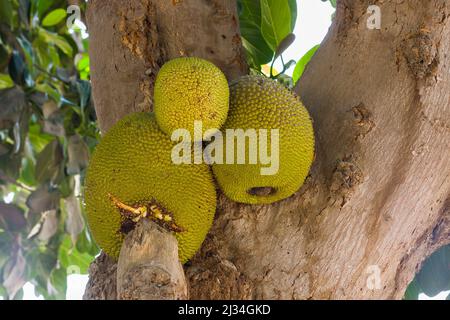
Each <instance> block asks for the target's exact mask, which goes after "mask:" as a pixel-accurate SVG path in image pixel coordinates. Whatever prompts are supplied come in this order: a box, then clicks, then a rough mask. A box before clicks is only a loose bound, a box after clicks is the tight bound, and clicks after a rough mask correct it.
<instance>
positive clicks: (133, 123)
mask: <svg viewBox="0 0 450 320" xmlns="http://www.w3.org/2000/svg"><path fill="white" fill-rule="evenodd" d="M172 147H173V142H172V141H171V140H170V138H169V137H167V135H165V134H164V133H163V132H162V131H161V130H160V129H159V128H158V126H157V123H156V121H155V118H154V115H153V114H148V113H135V114H132V115H129V116H126V117H125V118H123V119H122V120H120V121H119V122H118V123H117V124H116V125H115V126H113V127H112V128H111V129H110V130H109V131H108V133H107V134H106V135H105V136H104V137H103V139H102V140H101V142H100V144H99V145H98V146H97V148H96V150H95V152H94V154H93V156H92V159H91V161H90V165H89V168H88V172H87V176H86V183H85V203H86V211H87V217H88V222H89V227H90V229H91V231H92V234H93V235H94V238H95V241H96V242H97V244H98V245H99V246H100V247H101V248H102V249H103V250H104V251H105V252H106V253H107V254H108V255H110V256H112V257H114V258H117V257H118V256H119V252H120V248H121V245H122V242H123V239H124V234H122V233H121V232H120V231H119V230H120V227H121V223H122V221H123V217H122V216H121V214H120V213H119V210H118V209H117V208H116V207H115V205H114V204H113V203H112V202H111V199H110V198H109V197H108V194H111V195H113V196H114V197H116V198H117V199H119V200H120V201H121V202H123V203H125V204H127V205H134V204H137V203H147V202H149V201H151V200H152V199H154V200H156V201H157V202H158V203H159V204H160V205H162V206H163V207H164V208H165V209H167V210H168V211H169V212H171V213H172V214H173V217H174V221H175V223H176V224H177V225H178V226H180V227H182V228H184V229H185V231H183V232H179V233H175V236H176V238H177V240H178V249H179V258H180V261H181V262H182V263H185V262H186V261H187V260H189V259H190V258H191V257H192V256H193V255H194V254H195V252H196V251H197V250H198V249H199V248H200V246H201V244H202V242H203V240H204V238H205V236H206V234H207V233H208V231H209V229H210V227H211V225H212V221H213V217H214V213H215V209H216V191H215V187H214V182H213V178H212V174H211V172H210V169H209V168H208V166H207V165H204V164H201V165H188V164H182V165H175V164H173V163H172V160H171V151H172ZM155 245H157V244H155Z"/></svg>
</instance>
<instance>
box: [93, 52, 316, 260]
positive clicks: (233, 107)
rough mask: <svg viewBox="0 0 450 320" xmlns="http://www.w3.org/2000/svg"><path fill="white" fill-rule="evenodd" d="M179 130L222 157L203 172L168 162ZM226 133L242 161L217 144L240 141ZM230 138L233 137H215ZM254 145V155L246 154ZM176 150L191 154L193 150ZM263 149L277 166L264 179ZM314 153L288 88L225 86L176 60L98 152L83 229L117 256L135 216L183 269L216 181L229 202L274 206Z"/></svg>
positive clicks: (204, 67) (208, 67)
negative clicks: (173, 241)
mask: <svg viewBox="0 0 450 320" xmlns="http://www.w3.org/2000/svg"><path fill="white" fill-rule="evenodd" d="M196 122H201V124H202V125H201V130H202V131H201V132H200V135H198V133H196V132H195V130H196V126H195V125H194V124H195V123H196ZM180 129H181V130H184V131H185V132H187V133H189V134H191V135H192V136H194V137H200V138H197V139H195V138H194V139H193V140H192V143H193V144H195V143H197V144H198V143H200V145H204V144H206V141H202V140H204V139H206V140H207V141H212V140H215V141H214V143H216V145H217V143H220V144H223V147H224V148H225V149H226V150H225V151H224V152H223V153H225V154H227V159H226V161H217V162H216V163H212V165H211V166H209V165H208V164H206V163H203V162H201V163H197V162H196V163H193V164H190V163H181V164H180V163H179V164H176V163H174V161H173V150H174V146H175V145H176V142H174V141H173V140H172V139H171V137H172V135H173V133H174V132H175V131H176V130H180ZM233 130H240V131H238V132H240V133H241V137H240V138H242V139H241V142H244V145H245V146H244V149H243V151H242V154H241V156H242V157H243V158H244V161H235V160H236V159H234V158H236V157H238V156H239V153H240V151H239V148H235V147H233V148H232V150H231V151H230V150H228V149H229V147H230V146H229V145H228V144H225V141H228V142H229V141H233V144H234V140H235V138H236V139H239V135H236V131H233ZM251 130H253V131H251ZM265 130H269V131H270V130H273V131H275V132H276V135H272V136H271V139H270V141H267V139H264V143H261V141H262V139H260V140H261V141H258V139H256V140H255V139H251V138H252V137H251V135H250V134H246V132H255V133H260V132H266V131H265ZM231 133H232V134H233V136H232V137H231V138H232V139H228V138H227V137H226V138H224V139H222V137H223V135H225V136H227V134H231ZM256 138H258V137H257V136H256ZM199 140H200V141H199ZM219 140H220V141H219ZM245 141H247V142H248V143H247V144H245ZM210 143H213V142H210ZM252 143H253V144H256V145H253V146H252V145H251V144H252ZM206 148H207V146H206ZM227 148H228V149H227ZM219 149H221V148H217V149H216V150H215V152H216V153H217V152H218V150H219ZM258 149H259V153H258V152H257V153H256V156H255V157H253V156H252V154H251V152H252V150H253V151H255V150H258ZM184 150H189V152H192V153H195V152H196V151H195V150H196V148H192V149H191V148H189V149H184ZM267 150H270V151H271V153H272V154H271V157H270V158H271V159H272V160H274V161H276V163H277V164H276V170H273V171H272V172H271V173H270V174H262V170H261V169H262V168H264V167H265V166H267V165H268V163H267V161H263V158H264V159H267ZM263 153H265V155H266V157H263V156H262V155H263ZM258 154H259V156H260V157H259V159H260V160H261V161H259V162H258V161H250V158H253V160H255V159H256V160H257V159H258V157H257V155H258ZM216 156H217V154H216ZM313 157H314V133H313V127H312V122H311V119H310V117H309V114H308V112H307V110H306V109H305V107H304V106H303V105H302V103H301V102H300V100H299V98H298V97H297V96H296V95H295V94H294V93H293V92H291V91H290V90H288V89H287V88H285V87H284V86H282V85H281V84H279V83H277V82H276V81H274V80H271V79H268V78H266V77H263V76H244V77H242V78H240V79H238V80H237V81H235V82H233V83H231V84H230V85H228V82H227V79H226V77H225V76H224V74H223V73H222V72H221V71H220V69H219V68H217V67H216V66H215V65H214V64H212V63H210V62H208V61H205V60H202V59H199V58H178V59H174V60H171V61H169V62H167V63H166V64H165V65H164V66H163V67H162V68H161V70H160V71H159V73H158V76H157V79H156V82H155V87H154V112H153V113H134V114H131V115H129V116H126V117H124V118H123V119H122V120H120V121H119V122H118V123H117V124H116V125H114V126H113V127H112V128H111V129H110V130H109V131H108V133H107V134H105V136H104V137H103V138H102V140H101V142H100V143H99V145H98V146H97V148H96V150H95V152H94V154H93V156H92V159H91V161H90V165H89V168H88V172H87V176H86V181H85V204H86V211H87V216H88V222H89V226H90V228H91V231H92V233H93V235H94V237H95V240H96V242H97V243H98V244H99V246H100V247H101V248H102V249H103V250H104V251H105V252H106V253H107V254H108V255H110V256H112V257H116V258H117V257H118V255H119V252H120V248H121V245H122V242H123V238H124V235H125V234H126V232H128V231H129V230H131V229H132V228H133V225H134V224H135V223H137V222H138V221H139V219H141V218H151V219H152V220H153V221H155V222H157V223H158V224H160V225H161V226H162V227H165V228H166V229H167V230H170V231H173V232H174V234H175V236H176V238H177V240H178V247H179V258H180V261H181V262H182V263H185V262H186V261H188V260H189V259H190V258H191V257H192V256H193V255H194V254H195V253H196V251H197V250H198V249H199V248H200V246H201V244H202V242H203V240H204V239H205V237H206V234H207V233H208V231H209V229H210V227H211V225H212V222H213V218H214V213H215V210H216V187H215V181H216V182H217V184H218V186H219V187H220V189H221V190H222V192H223V193H224V194H225V195H226V196H227V197H229V198H230V199H231V200H233V201H236V202H241V203H249V204H266V203H272V202H275V201H279V200H282V199H285V198H287V197H289V196H291V195H292V194H294V193H295V192H296V191H297V190H298V189H299V188H300V186H301V185H302V184H303V182H304V180H305V178H306V176H307V174H308V172H309V168H310V166H311V163H312V161H313ZM230 158H233V159H230ZM230 160H231V161H230ZM233 160H234V161H233ZM211 169H212V170H211Z"/></svg>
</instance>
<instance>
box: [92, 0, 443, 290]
mask: <svg viewBox="0 0 450 320" xmlns="http://www.w3.org/2000/svg"><path fill="white" fill-rule="evenodd" d="M100 2H101V1H93V5H92V8H91V11H95V12H97V10H95V9H96V8H95V7H96V6H97V5H98V3H100ZM113 2H114V1H113ZM163 2H164V3H165V4H167V3H168V2H169V1H162V0H161V1H157V0H154V1H150V0H149V1H146V3H151V4H153V5H154V6H156V7H157V6H158V4H160V3H163ZM185 2H186V1H181V2H180V3H181V4H179V5H183V3H185ZM231 2H232V3H234V1H230V3H231ZM120 3H124V5H122V6H121V7H122V9H126V8H129V4H130V3H133V1H123V2H120ZM191 3H195V5H194V4H191V5H192V6H194V7H195V8H196V9H197V10H194V11H193V12H194V13H197V14H200V13H199V12H203V10H207V9H206V8H207V7H208V8H209V6H210V4H207V3H206V2H205V1H200V0H198V1H191ZM211 3H228V1H226V2H225V1H221V2H219V1H211ZM373 4H375V5H379V6H380V8H381V13H382V29H381V30H371V29H368V28H367V26H366V21H367V18H368V17H369V15H368V14H367V13H366V11H367V8H368V6H369V5H373ZM178 8H181V7H178ZM230 8H231V7H230ZM230 8H229V9H230ZM171 10H174V11H173V12H172V14H173V16H177V13H176V10H177V6H174V7H173V8H171ZM230 10H231V9H230ZM125 12H129V11H127V10H125ZM162 12H163V13H164V15H166V14H167V13H166V12H164V11H162ZM230 12H233V11H230ZM152 14H155V16H154V18H155V19H156V21H158V22H161V21H165V20H164V19H163V18H160V17H158V10H156V11H152ZM91 15H92V13H91ZM180 16H182V14H180ZM232 16H233V17H234V18H233V19H230V20H236V19H237V18H236V14H235V11H234V14H233V15H232ZM449 17H450V3H448V1H445V0H434V1H426V2H423V1H419V0H411V1H402V2H400V1H389V2H386V1H368V0H361V1H350V0H341V1H338V10H337V13H336V18H335V20H334V23H333V25H332V27H331V29H330V31H329V34H328V36H327V38H326V39H325V41H324V43H323V44H322V46H321V48H320V49H319V51H318V52H317V54H316V55H315V57H314V58H313V60H312V61H311V63H310V64H309V66H308V68H307V70H306V71H305V74H304V76H303V77H302V80H301V82H300V84H299V88H297V89H298V92H299V93H300V94H301V97H302V99H303V101H304V103H305V105H306V106H307V107H308V109H309V110H310V112H311V115H312V117H313V119H314V127H315V134H316V140H317V147H316V160H315V163H314V165H313V168H312V170H311V174H310V176H309V178H308V179H307V181H306V183H305V185H304V186H303V187H302V188H301V190H299V192H298V193H297V194H296V195H294V196H293V197H291V198H289V199H286V200H284V201H281V202H279V203H276V204H273V205H264V206H250V205H242V204H236V203H232V202H231V201H229V200H227V199H226V198H225V197H224V196H222V195H221V196H220V199H219V206H218V211H217V214H216V220H215V223H214V226H213V228H212V230H211V232H210V235H209V236H208V239H207V240H206V241H205V243H204V245H203V247H202V250H201V252H200V253H199V254H198V255H197V256H196V257H195V258H194V259H193V261H192V262H191V263H189V264H188V265H187V266H185V272H186V277H187V279H188V285H189V291H190V296H191V298H234V299H239V298H264V299H267V298H275V299H277V298H283V299H328V298H334V299H346V298H355V299H365V298H381V299H382V298H395V299H399V298H401V297H402V296H403V293H404V291H405V288H406V286H407V284H408V283H409V282H410V281H411V280H412V278H413V277H414V274H415V272H417V270H418V268H419V267H420V264H421V262H422V261H423V259H424V258H425V257H427V256H428V255H429V254H430V253H431V252H433V251H434V250H435V249H437V248H438V247H440V246H441V245H444V244H446V243H449V241H450V223H449V205H450V199H449V195H450V179H449V175H450V157H449V151H448V150H450V123H449V119H450V55H448V52H450V19H449ZM88 19H89V15H88ZM112 20H114V19H112ZM91 21H92V20H91ZM132 21H133V20H132ZM199 21H201V20H197V19H193V18H192V17H190V19H189V20H186V21H184V20H179V21H178V23H180V24H183V28H182V29H180V30H181V31H180V32H183V30H184V32H187V31H186V30H190V28H194V27H195V28H207V27H208V26H207V24H204V23H201V22H199ZM228 22H229V23H228V24H227V23H225V22H224V24H223V25H222V26H220V29H217V30H222V29H226V30H229V29H233V28H235V25H234V23H233V22H231V21H228ZM97 24H98V22H96V24H95V25H94V24H92V23H91V26H90V28H91V29H90V30H91V36H93V35H95V31H94V32H92V31H93V29H96V28H100V27H98V26H97ZM156 24H157V27H156V30H157V31H158V28H161V29H164V26H159V25H158V23H156ZM233 30H234V29H233ZM158 35H159V37H160V38H159V40H158V41H159V43H160V44H164V43H172V39H173V37H172V36H173V35H171V34H165V33H163V32H161V33H158ZM91 40H92V43H93V44H94V43H96V42H97V43H98V42H102V37H99V36H97V37H94V38H91ZM207 41H208V38H201V39H199V40H198V41H197V43H198V44H199V45H204V46H206V45H208V46H210V43H209V42H207ZM224 41H225V40H224ZM98 45H99V46H100V44H98ZM177 46H178V48H183V46H184V44H183V37H180V38H178V42H177ZM160 47H161V45H160ZM186 47H189V44H186ZM91 48H92V49H93V50H91V55H92V56H93V58H94V59H93V60H92V61H93V66H92V69H93V73H94V74H95V73H97V72H99V71H98V70H106V69H105V68H106V67H105V66H104V65H105V62H104V61H103V62H102V61H99V57H98V55H99V51H98V50H96V49H95V47H94V48H93V47H91ZM214 48H216V47H214ZM227 48H228V47H227V46H224V47H223V50H226V49H227ZM233 48H234V49H233V51H234V52H239V49H237V48H236V46H234V47H233ZM220 50H221V49H220ZM129 51H130V50H128V51H127V49H124V48H123V47H122V48H121V49H120V51H119V52H121V54H122V56H124V55H128V54H130V53H129ZM149 52H153V51H152V50H150V51H149ZM193 54H194V55H198V56H200V57H204V58H207V59H210V58H211V57H212V56H214V57H217V55H220V51H219V49H218V50H215V51H214V54H213V55H212V53H211V52H210V53H209V54H208V51H207V50H205V51H203V52H194V53H193ZM96 55H97V58H95V56H96ZM211 55H212V56H211ZM130 56H134V59H136V58H135V57H136V55H134V54H130ZM160 57H162V58H161V61H164V60H165V59H167V58H169V57H168V56H166V55H164V54H163V55H161V56H160ZM171 57H172V56H171ZM218 60H221V59H218ZM161 61H158V63H160V62H161ZM223 61H224V62H223V63H222V64H220V63H218V64H219V65H221V66H223V64H227V63H228V60H223ZM240 61H241V62H242V60H240ZM216 62H217V60H216ZM241 64H242V63H238V64H235V65H233V66H232V69H233V70H235V71H234V72H230V71H229V70H227V69H226V68H224V70H225V71H226V72H227V73H228V76H229V77H230V78H232V77H234V76H236V75H238V74H241V73H242V70H244V68H242V67H241ZM121 67H122V68H123V69H122V73H123V74H124V75H128V76H130V75H133V76H135V77H138V75H135V73H134V71H135V70H134V69H133V65H132V64H131V65H129V66H126V65H123V66H121ZM144 73H145V69H144V68H141V69H140V73H139V74H141V75H142V74H144ZM113 74H114V73H113ZM106 75H111V74H109V73H107V72H106V73H105V74H104V75H103V77H98V73H97V77H96V76H94V77H93V86H94V98H95V102H96V108H97V109H98V110H100V112H99V117H100V118H102V113H101V110H105V109H106V108H110V109H113V110H117V109H120V110H122V111H123V112H131V111H133V110H134V109H133V108H132V107H131V108H127V107H124V108H121V106H120V105H118V104H116V103H115V102H114V103H112V104H110V105H108V104H105V101H106V100H105V99H108V97H109V96H111V95H113V93H112V92H110V91H108V90H106V91H104V90H103V89H104V84H102V81H103V79H102V78H104V77H105V76H106ZM126 85H127V83H119V84H117V86H126ZM134 85H135V87H133V88H127V90H128V91H129V92H128V93H127V98H125V97H124V98H123V99H124V100H126V101H129V103H136V101H137V100H138V99H136V98H134V97H135V95H133V94H132V92H133V90H134V91H139V90H141V89H142V87H141V88H140V87H139V85H138V83H137V82H136V83H134ZM102 88H103V89H102ZM110 89H111V88H110ZM144 89H145V88H144ZM118 90H119V89H118ZM145 90H146V89H145ZM145 90H144V91H145ZM122 91H125V90H124V89H122ZM147 94H148V92H147ZM111 101H114V100H111ZM122 111H121V112H122ZM111 113H113V116H112V117H111V119H113V120H114V121H116V120H117V119H118V118H119V117H120V115H121V113H119V112H118V113H115V112H112V111H111ZM102 120H103V119H102ZM114 121H112V122H114ZM98 263H100V264H101V262H96V263H94V266H95V265H96V264H98ZM378 271H379V272H380V274H379V275H380V278H379V280H380V287H377V286H375V287H374V286H373V285H372V286H371V285H370V283H371V281H372V280H373V279H374V276H376V273H377V272H378ZM91 281H92V282H97V283H102V281H103V279H102V278H101V277H96V278H95V279H94V278H91Z"/></svg>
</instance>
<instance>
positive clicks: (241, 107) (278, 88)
mask: <svg viewBox="0 0 450 320" xmlns="http://www.w3.org/2000/svg"><path fill="white" fill-rule="evenodd" d="M239 128H240V129H244V130H247V129H256V130H257V131H258V130H259V129H267V130H268V134H267V136H268V139H267V140H268V147H267V149H268V153H267V154H268V155H270V150H271V139H270V129H279V170H278V172H277V173H276V174H274V175H261V168H263V167H270V165H261V164H260V161H259V160H260V158H259V157H258V164H248V150H249V148H248V143H247V145H246V158H247V160H246V163H245V164H226V163H224V164H214V165H213V173H214V175H215V177H216V180H217V182H218V184H219V186H220V188H221V189H222V190H223V192H224V193H225V195H226V196H227V197H229V198H230V199H232V200H233V201H236V202H242V203H249V204H264V203H272V202H276V201H279V200H282V199H285V198H287V197H289V196H291V195H292V194H294V193H295V192H296V191H297V190H298V189H299V188H300V187H301V185H302V184H303V182H304V180H305V178H306V176H307V175H308V172H309V169H310V166H311V164H312V161H313V158H314V131H313V125H312V121H311V118H310V116H309V114H308V111H307V110H306V108H305V107H304V106H303V104H302V103H301V101H300V99H299V98H298V97H297V96H296V95H295V94H294V93H293V92H292V91H290V90H288V89H287V88H286V87H284V86H283V85H281V84H279V83H277V82H276V81H274V80H271V79H268V78H265V77H261V76H245V77H242V78H240V79H239V80H238V81H237V82H235V83H233V84H231V85H230V110H229V113H228V118H227V121H226V122H225V124H224V126H223V129H222V131H223V132H225V130H226V129H239ZM259 138H260V137H259ZM225 140H226V139H224V141H225ZM258 152H259V146H258ZM235 160H236V159H235ZM224 162H225V161H224ZM235 163H236V162H235ZM258 188H260V190H264V189H265V190H272V191H273V192H269V193H266V194H262V195H261V194H257V193H256V194H255V193H254V192H249V191H254V190H258Z"/></svg>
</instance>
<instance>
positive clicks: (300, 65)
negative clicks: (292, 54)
mask: <svg viewBox="0 0 450 320" xmlns="http://www.w3.org/2000/svg"><path fill="white" fill-rule="evenodd" d="M319 46H320V45H316V46H314V47H312V48H311V49H310V50H309V51H308V52H307V53H305V55H304V56H303V57H302V58H301V59H300V60H299V61H298V62H297V65H296V66H295V69H294V73H293V74H292V79H293V80H294V83H297V81H298V80H299V79H300V77H301V76H302V74H303V71H305V68H306V65H307V64H308V63H309V61H310V60H311V58H312V57H313V56H314V54H315V53H316V51H317V49H319Z"/></svg>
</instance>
